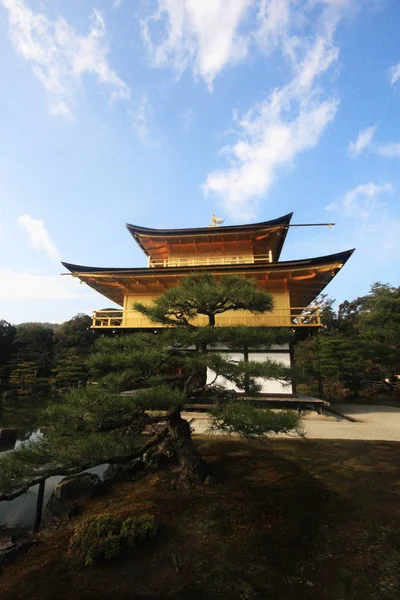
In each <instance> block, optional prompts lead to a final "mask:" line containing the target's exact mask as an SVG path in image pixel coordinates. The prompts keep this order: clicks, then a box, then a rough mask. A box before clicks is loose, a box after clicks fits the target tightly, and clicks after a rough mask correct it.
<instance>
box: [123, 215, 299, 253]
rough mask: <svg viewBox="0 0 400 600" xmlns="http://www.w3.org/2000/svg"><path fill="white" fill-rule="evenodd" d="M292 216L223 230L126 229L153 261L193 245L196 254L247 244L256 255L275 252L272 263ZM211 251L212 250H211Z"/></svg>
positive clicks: (129, 226)
mask: <svg viewBox="0 0 400 600" xmlns="http://www.w3.org/2000/svg"><path fill="white" fill-rule="evenodd" d="M292 216H293V213H289V214H287V215H284V216H283V217H279V218H278V219H273V220H271V221H263V222H262V223H250V224H247V225H228V226H222V227H195V228H191V229H151V228H149V227H140V226H138V225H130V224H129V223H127V225H126V227H127V229H128V231H129V233H130V234H131V235H132V237H133V238H134V240H135V241H136V242H137V243H138V245H139V246H140V247H141V249H142V250H143V252H144V253H145V254H147V256H150V257H151V258H152V259H154V260H165V259H168V257H169V254H170V250H171V248H173V247H176V246H180V247H182V246H184V247H185V248H187V249H188V250H189V251H190V249H191V246H193V248H194V249H195V251H196V252H201V253H204V254H206V253H207V252H208V251H210V252H215V251H216V250H217V249H218V248H221V247H223V246H224V245H227V244H231V245H232V244H235V243H236V244H237V245H238V246H240V245H243V244H246V245H248V246H249V250H250V249H251V251H252V253H253V254H254V256H257V255H264V254H268V252H269V250H271V251H272V255H273V262H276V261H278V260H279V256H280V254H281V251H282V247H283V244H284V242H285V238H286V235H287V231H288V226H289V223H290V220H291V218H292ZM208 249H209V250H208Z"/></svg>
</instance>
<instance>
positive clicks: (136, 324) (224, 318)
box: [92, 307, 321, 329]
mask: <svg viewBox="0 0 400 600" xmlns="http://www.w3.org/2000/svg"><path fill="white" fill-rule="evenodd" d="M206 323H207V320H206V317H203V316H201V317H198V318H197V320H196V321H193V324H195V325H206ZM216 324H217V326H220V327H224V326H225V327H228V326H231V325H247V326H249V327H257V326H264V327H265V326H267V327H320V326H321V317H320V313H319V309H318V308H315V307H313V308H312V309H310V308H309V309H307V308H298V307H292V308H275V309H274V310H273V311H272V312H270V313H263V314H261V315H256V314H251V313H249V312H246V313H244V311H243V312H242V311H238V312H233V311H230V312H226V313H224V314H222V315H217V316H216ZM92 327H93V328H96V329H99V328H100V329H103V328H106V329H119V328H121V327H122V328H128V329H157V328H159V327H164V326H163V325H159V324H157V323H152V322H151V321H149V319H148V318H147V317H145V316H144V315H142V314H141V313H139V312H138V311H136V310H125V311H122V310H97V311H95V312H94V313H93V321H92Z"/></svg>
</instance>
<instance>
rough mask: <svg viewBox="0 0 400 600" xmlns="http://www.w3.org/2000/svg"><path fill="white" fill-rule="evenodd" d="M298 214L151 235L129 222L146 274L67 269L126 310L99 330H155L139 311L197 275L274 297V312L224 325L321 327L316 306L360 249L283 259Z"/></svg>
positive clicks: (221, 321) (104, 318)
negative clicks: (229, 278)
mask: <svg viewBox="0 0 400 600" xmlns="http://www.w3.org/2000/svg"><path fill="white" fill-rule="evenodd" d="M292 214H293V213H290V214H288V215H285V216H283V217H280V218H279V219H274V220H272V221H264V222H262V223H254V224H250V225H230V226H221V227H220V226H214V227H198V228H194V229H150V228H147V227H139V226H137V225H129V224H127V226H126V227H127V229H128V231H129V233H130V234H131V235H132V237H133V239H134V240H135V242H136V243H137V244H138V245H139V246H140V248H141V249H142V250H143V252H144V253H145V254H146V256H147V267H145V268H101V267H87V266H81V265H73V264H70V263H65V262H63V265H64V266H65V267H66V268H67V269H68V270H69V271H70V272H71V274H72V275H73V276H74V277H78V278H79V279H80V280H81V281H82V282H83V283H86V284H87V285H89V286H90V287H92V288H93V289H95V290H96V291H98V292H100V294H102V295H103V296H105V297H106V298H108V299H109V300H111V301H112V302H115V303H116V304H118V305H119V306H120V307H121V309H119V310H118V309H117V310H98V311H95V312H94V316H93V325H92V326H93V327H94V328H109V329H116V328H124V329H131V330H137V329H146V328H152V329H154V323H151V322H150V321H148V319H147V318H146V317H145V316H143V315H141V314H140V313H138V312H136V311H135V310H133V304H134V303H135V302H141V303H143V304H148V303H151V302H152V301H153V299H154V298H155V297H156V296H158V295H160V294H162V293H163V292H164V291H165V290H166V289H168V288H169V287H172V286H175V285H178V284H179V282H180V280H181V279H182V277H185V275H188V274H189V273H192V272H193V271H207V272H211V273H213V274H214V275H215V276H217V277H218V275H223V274H234V275H240V276H241V277H248V278H251V279H253V280H255V281H256V282H257V283H258V285H259V286H260V287H262V288H263V289H264V290H266V291H267V292H270V293H271V294H272V296H273V298H274V310H273V312H271V313H266V314H264V315H261V316H259V315H253V314H251V313H249V312H247V311H237V312H232V313H228V312H227V313H224V314H222V315H219V316H217V325H267V326H272V327H294V328H298V327H318V326H320V324H321V323H320V317H319V314H318V311H317V310H313V311H310V310H309V306H310V304H311V303H312V302H313V300H314V299H315V298H316V296H318V294H319V293H320V292H321V291H322V290H323V289H324V288H325V286H326V285H327V284H328V283H329V282H330V281H331V280H332V279H333V277H334V276H335V275H336V273H338V271H339V270H340V269H341V268H342V267H343V265H344V264H345V262H346V261H347V260H348V258H349V257H350V256H351V254H352V252H353V250H349V251H346V252H340V253H338V254H331V255H329V256H320V257H317V258H308V259H301V260H291V261H280V260H279V258H280V255H281V252H282V248H283V244H284V243H285V239H286V235H287V232H288V229H289V227H290V221H291V218H292Z"/></svg>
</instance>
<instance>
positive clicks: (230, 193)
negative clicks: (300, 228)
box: [204, 36, 339, 220]
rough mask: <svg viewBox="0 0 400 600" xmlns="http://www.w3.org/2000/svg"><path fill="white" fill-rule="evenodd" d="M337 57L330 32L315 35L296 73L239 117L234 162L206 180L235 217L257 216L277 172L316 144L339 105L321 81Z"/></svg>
mask: <svg viewBox="0 0 400 600" xmlns="http://www.w3.org/2000/svg"><path fill="white" fill-rule="evenodd" d="M337 58H338V50H337V48H336V47H335V46H334V45H333V44H332V43H331V40H330V38H329V36H328V37H319V36H317V38H316V39H315V41H314V43H313V44H312V45H311V46H310V47H309V48H308V51H307V52H306V53H305V55H304V58H303V59H302V60H301V61H300V62H299V63H298V64H297V65H296V67H295V69H296V73H295V76H294V78H293V79H292V80H291V81H290V82H289V83H288V84H287V85H285V86H283V87H281V88H277V89H275V90H274V91H273V92H272V93H271V94H270V95H269V96H268V97H267V98H266V100H264V102H262V103H261V104H260V105H258V106H256V107H253V108H252V109H251V110H250V111H249V112H248V113H247V114H245V115H244V116H243V117H242V118H241V119H240V120H238V125H239V133H238V140H237V141H236V143H234V144H233V145H231V146H228V147H226V148H224V152H225V154H226V155H227V156H228V159H229V161H230V165H231V166H230V167H228V168H227V169H221V170H217V171H214V172H212V173H210V174H209V175H208V177H207V179H206V182H205V184H204V190H205V192H206V193H207V194H210V193H211V194H214V195H216V196H217V197H218V198H219V199H220V200H221V201H222V204H223V206H224V209H225V211H226V212H227V213H228V214H229V215H230V216H231V217H232V218H233V219H235V220H242V219H250V218H253V217H254V212H255V206H256V202H257V200H258V199H259V198H260V197H261V196H263V195H265V194H266V193H267V192H268V190H269V188H270V186H271V184H272V182H273V181H274V178H275V176H276V173H277V171H278V170H279V169H280V168H282V167H284V166H286V165H290V164H291V163H292V162H293V160H294V158H295V156H296V155H297V154H298V153H299V152H301V151H303V150H305V149H307V148H312V147H314V146H315V145H316V144H317V143H318V141H319V139H320V137H321V135H322V133H323V131H324V129H325V128H326V126H327V125H328V123H330V121H332V119H333V118H334V116H335V114H336V111H337V108H338V104H339V103H338V100H337V99H336V98H335V97H324V93H323V92H322V90H321V88H320V84H319V82H320V79H321V77H322V76H323V75H324V74H326V73H327V72H328V71H329V69H330V68H331V67H332V66H333V65H334V64H335V62H336V60H337Z"/></svg>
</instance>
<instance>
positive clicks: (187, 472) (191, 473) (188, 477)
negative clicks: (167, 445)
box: [168, 410, 208, 488]
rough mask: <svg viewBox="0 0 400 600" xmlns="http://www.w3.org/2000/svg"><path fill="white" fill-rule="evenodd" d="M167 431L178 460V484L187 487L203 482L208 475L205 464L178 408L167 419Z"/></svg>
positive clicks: (187, 424)
mask: <svg viewBox="0 0 400 600" xmlns="http://www.w3.org/2000/svg"><path fill="white" fill-rule="evenodd" d="M168 431H169V436H170V438H171V440H172V442H173V444H174V447H175V451H176V454H177V457H178V460H179V466H180V472H179V477H178V482H177V483H178V484H179V486H181V487H185V488H189V487H192V486H196V485H199V484H201V483H203V482H204V480H205V478H206V477H207V475H208V468H207V464H206V462H205V461H204V460H203V459H202V457H201V456H200V454H199V453H198V452H197V450H196V448H195V447H194V444H193V440H192V435H191V431H190V425H189V423H188V422H187V421H186V420H185V419H182V417H181V414H180V411H179V410H177V411H175V412H174V413H173V414H172V415H171V417H170V418H169V419H168Z"/></svg>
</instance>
